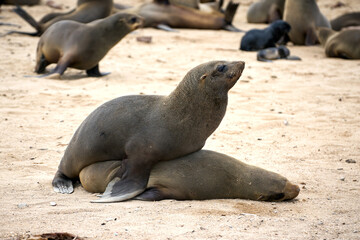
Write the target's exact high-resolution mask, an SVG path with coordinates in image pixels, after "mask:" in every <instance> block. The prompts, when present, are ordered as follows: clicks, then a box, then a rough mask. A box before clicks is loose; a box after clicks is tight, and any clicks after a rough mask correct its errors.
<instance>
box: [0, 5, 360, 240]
mask: <svg viewBox="0 0 360 240" xmlns="http://www.w3.org/2000/svg"><path fill="white" fill-rule="evenodd" d="M125 2H127V3H131V1H125ZM251 2H252V1H242V4H241V7H240V8H239V10H238V13H237V16H236V18H235V22H234V24H235V25H236V26H237V27H239V28H241V29H244V30H248V29H251V28H254V27H257V28H262V27H265V25H251V24H247V23H246V21H245V16H246V11H247V8H248V6H249V5H250V3H251ZM342 2H344V3H345V4H346V6H345V7H341V8H335V9H331V5H332V4H334V2H333V1H331V0H319V1H318V3H319V6H320V8H321V9H322V11H323V13H324V14H325V15H326V16H327V17H328V18H330V19H331V18H334V17H336V16H338V15H340V14H342V13H345V12H348V11H355V10H360V2H359V1H358V0H348V1H346V0H342ZM74 4H75V1H70V0H66V1H64V5H65V6H68V7H70V8H71V7H73V6H74ZM26 9H27V10H28V11H29V12H30V13H31V14H33V15H34V16H36V18H37V19H39V18H40V17H41V16H43V15H45V14H46V13H48V12H51V11H54V10H52V9H50V8H49V7H47V6H44V5H41V6H34V7H26ZM10 10H11V7H9V6H3V7H2V12H1V15H0V17H1V19H0V21H2V22H11V23H14V24H20V25H22V26H23V28H22V30H32V29H31V28H30V27H29V26H28V25H27V24H26V23H25V22H24V21H22V20H21V19H20V18H19V17H18V16H16V15H15V14H14V13H12V12H10ZM10 29H14V28H13V27H8V26H0V32H1V33H4V32H6V31H7V30H10ZM242 35H243V33H231V32H226V31H201V30H180V31H179V32H177V33H169V32H164V31H160V30H155V29H141V30H138V31H136V32H135V33H133V34H130V35H128V36H127V37H126V38H125V39H123V40H122V41H121V42H120V43H119V44H118V45H117V46H115V47H114V48H113V49H112V50H111V51H110V52H109V54H108V55H107V56H106V57H105V58H104V59H103V60H102V61H101V62H100V68H101V70H102V71H104V72H106V71H111V74H110V75H108V76H106V77H102V78H90V77H86V75H85V72H84V71H80V70H74V69H68V70H67V71H66V72H65V75H64V76H63V78H62V80H49V79H40V78H36V77H26V75H30V76H34V75H36V74H35V73H33V69H34V65H35V49H36V45H37V42H38V38H36V37H27V36H20V35H13V36H6V37H4V38H0V45H1V47H0V49H1V50H0V73H1V75H0V99H1V101H0V112H1V115H0V116H1V119H0V121H1V124H0V136H1V138H0V158H1V160H0V195H1V198H0V206H1V212H0V238H2V239H14V238H15V239H16V237H21V236H23V237H26V236H29V235H36V234H41V233H45V232H69V233H72V234H75V235H77V236H79V237H86V238H87V239H360V215H359V213H360V202H359V196H360V174H359V165H360V61H351V60H342V59H329V58H326V57H325V56H324V51H323V49H322V47H321V46H313V47H304V46H292V45H290V46H289V48H290V50H291V52H292V54H293V55H297V56H299V57H301V58H302V61H284V60H281V61H276V62H273V63H263V62H258V61H256V55H255V53H253V52H242V51H239V50H238V47H239V42H240V38H241V37H242ZM138 36H152V40H153V41H152V43H151V44H146V43H141V42H137V41H136V37H138ZM215 59H225V60H243V61H245V62H246V68H245V70H244V73H243V76H242V77H241V80H240V81H238V83H237V84H236V85H235V86H234V88H233V89H232V90H231V91H230V95H229V105H228V109H227V113H226V116H225V118H224V120H223V121H222V123H221V125H220V127H219V128H218V129H217V130H216V131H215V133H214V134H213V135H212V136H210V137H209V139H208V141H207V144H206V146H205V148H206V149H211V150H215V151H218V152H222V153H225V154H228V155H231V156H233V157H236V158H238V159H239V160H242V161H244V162H246V163H249V164H253V165H257V166H260V167H263V168H266V169H268V170H272V171H275V172H277V173H280V174H282V175H284V176H286V177H287V178H288V179H289V180H290V181H292V182H294V183H297V184H299V185H300V187H301V192H300V195H299V196H298V198H297V199H296V200H295V201H290V202H283V203H267V202H256V201H247V200H237V199H235V200H211V201H174V200H165V201H160V202H141V201H128V202H122V203H115V204H92V203H90V202H89V201H90V200H92V199H95V198H96V196H95V195H94V194H90V193H88V192H86V191H85V190H84V189H82V188H81V187H78V188H77V189H75V192H74V193H73V194H71V195H61V194H57V193H55V192H53V190H52V186H51V180H52V178H53V176H54V173H55V171H56V169H57V166H58V164H59V162H60V159H61V157H62V155H63V153H64V150H65V148H66V146H67V144H68V142H69V140H70V138H71V136H72V134H73V133H74V131H75V130H76V128H77V127H78V126H79V124H80V123H81V122H82V120H83V119H84V118H85V117H86V116H87V115H88V114H89V113H90V112H91V111H92V110H94V109H95V108H96V107H97V106H99V105H100V104H102V103H104V102H106V101H108V100H110V99H113V98H115V97H118V96H122V95H127V94H168V93H170V92H171V91H172V90H173V89H174V87H175V86H176V85H177V84H178V83H179V81H180V80H181V79H182V77H183V76H184V75H185V74H186V72H187V71H188V70H190V69H191V68H193V67H195V66H197V65H198V64H201V63H203V62H206V61H210V60H215ZM285 122H287V123H288V124H285ZM349 159H351V160H353V161H355V163H348V162H353V161H349ZM346 160H348V162H347V161H346ZM50 202H55V203H56V204H57V205H56V206H51V205H50Z"/></svg>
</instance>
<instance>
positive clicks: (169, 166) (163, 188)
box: [80, 150, 300, 201]
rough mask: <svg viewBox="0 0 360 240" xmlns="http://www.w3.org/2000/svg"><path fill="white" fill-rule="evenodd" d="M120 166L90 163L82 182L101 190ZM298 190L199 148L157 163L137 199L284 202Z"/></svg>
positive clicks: (271, 174)
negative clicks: (190, 152)
mask: <svg viewBox="0 0 360 240" xmlns="http://www.w3.org/2000/svg"><path fill="white" fill-rule="evenodd" d="M119 168H121V162H119V161H106V162H97V163H94V164H91V165H89V166H87V167H85V168H84V169H82V170H81V172H80V182H81V184H82V186H83V187H84V188H85V190H86V191H88V192H100V193H102V192H104V191H105V189H106V186H107V185H108V184H109V182H111V181H112V179H113V178H114V173H115V172H116V171H118V169H119ZM299 191H300V188H299V187H298V186H297V185H294V184H292V183H291V182H290V181H288V180H287V179H286V178H285V177H283V176H281V175H279V174H277V173H274V172H270V171H267V170H265V169H262V168H259V167H256V166H251V165H248V164H245V163H243V162H241V161H239V160H237V159H235V158H232V157H230V156H227V155H224V154H221V153H217V152H213V151H208V150H200V151H197V152H195V153H192V154H189V155H186V156H184V157H181V158H177V159H174V160H171V161H165V162H159V163H157V164H156V165H155V166H154V167H153V168H152V169H151V173H150V178H149V182H148V184H147V187H146V190H145V191H144V192H143V193H141V194H140V195H138V196H136V197H135V199H138V200H146V201H159V200H163V199H176V200H206V199H225V198H241V199H250V200H260V201H283V200H290V199H293V198H295V197H296V196H297V195H298V194H299Z"/></svg>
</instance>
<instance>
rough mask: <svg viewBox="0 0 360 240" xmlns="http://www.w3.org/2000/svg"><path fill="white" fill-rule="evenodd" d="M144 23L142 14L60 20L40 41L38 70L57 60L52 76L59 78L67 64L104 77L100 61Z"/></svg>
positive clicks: (37, 55)
mask: <svg viewBox="0 0 360 240" xmlns="http://www.w3.org/2000/svg"><path fill="white" fill-rule="evenodd" d="M141 24H142V18H141V17H139V16H136V15H134V14H128V13H117V14H114V15H111V16H109V17H107V18H105V19H100V20H96V21H94V22H91V23H87V24H84V23H79V22H75V21H69V20H68V21H65V20H64V21H61V22H57V23H55V24H53V25H52V26H51V27H49V29H47V30H46V31H45V33H44V34H43V35H42V36H41V38H40V40H39V43H38V47H37V50H36V66H35V72H37V73H43V72H44V71H45V68H46V66H48V65H49V64H51V63H57V65H56V68H55V69H54V70H53V71H52V72H51V73H50V75H49V76H48V77H49V78H55V79H58V78H60V76H61V75H62V74H63V73H64V72H65V70H66V68H68V67H72V68H77V69H83V70H86V73H87V74H88V76H92V77H99V76H102V74H101V73H100V71H99V62H100V60H101V59H102V58H103V57H104V56H105V55H106V53H107V52H108V51H109V50H110V49H111V48H112V47H113V46H115V45H116V44H117V43H118V42H119V41H120V40H121V39H122V38H123V37H124V36H126V35H127V34H128V33H130V32H131V31H133V30H135V29H137V28H138V27H139V26H141ZM100 36H101V37H100Z"/></svg>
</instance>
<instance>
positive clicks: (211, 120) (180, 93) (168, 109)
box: [53, 61, 245, 202]
mask: <svg viewBox="0 0 360 240" xmlns="http://www.w3.org/2000/svg"><path fill="white" fill-rule="evenodd" d="M244 66H245V63H244V62H241V61H237V62H225V61H212V62H208V63H204V64H201V65H199V66H197V67H195V68H194V69H192V70H190V71H189V72H188V73H187V74H186V75H185V77H184V79H183V80H182V81H181V82H180V83H179V85H178V86H177V87H176V88H175V90H174V91H173V92H172V93H170V95H168V96H159V95H132V96H124V97H120V98H116V99H114V100H111V101H109V102H107V103H105V104H103V105H101V106H100V107H99V108H97V109H96V110H95V111H94V112H92V113H91V114H90V115H89V116H88V117H87V118H86V119H85V120H84V122H83V123H82V124H81V125H80V127H79V128H78V129H77V130H76V132H75V134H74V136H73V137H72V139H71V140H70V143H69V145H68V147H67V149H66V151H65V154H64V156H63V158H62V160H61V162H60V164H59V168H58V171H57V173H56V174H55V177H54V179H53V186H54V190H55V191H56V192H61V193H71V192H72V191H73V186H72V180H73V179H76V178H78V177H79V173H80V171H81V170H82V169H83V168H85V167H86V166H89V165H91V164H94V163H96V162H105V161H121V169H119V171H117V172H116V173H115V174H114V179H113V180H112V181H111V182H110V183H109V185H108V187H107V189H106V191H105V193H104V195H103V196H102V198H100V199H99V200H98V202H115V201H124V200H127V199H131V198H133V197H135V196H136V195H138V194H140V193H142V192H143V191H144V190H145V188H146V185H147V183H148V179H149V175H150V171H151V168H152V167H153V166H154V164H156V163H157V162H160V161H167V160H172V159H175V158H178V157H181V156H184V155H187V154H189V153H192V152H196V151H198V150H200V149H201V148H202V147H203V146H204V144H205V141H206V139H207V138H208V137H209V136H210V134H211V133H212V132H213V131H215V129H216V128H217V127H218V125H219V124H220V122H221V120H222V118H223V117H224V115H225V111H226V106H227V99H228V91H229V90H230V89H231V88H232V87H233V86H234V84H235V83H236V82H237V80H238V79H239V77H240V75H241V73H242V71H243V69H244Z"/></svg>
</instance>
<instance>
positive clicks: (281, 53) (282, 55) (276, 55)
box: [256, 46, 301, 62]
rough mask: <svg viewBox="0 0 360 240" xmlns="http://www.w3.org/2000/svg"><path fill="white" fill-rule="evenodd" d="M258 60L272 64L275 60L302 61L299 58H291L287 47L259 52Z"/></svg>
mask: <svg viewBox="0 0 360 240" xmlns="http://www.w3.org/2000/svg"><path fill="white" fill-rule="evenodd" d="M256 58H257V60H258V61H261V62H272V61H273V60H278V59H285V60H301V58H299V57H297V56H290V50H289V49H288V48H287V47H285V46H279V47H272V48H265V49H262V50H260V51H258V53H257V55H256Z"/></svg>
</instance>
